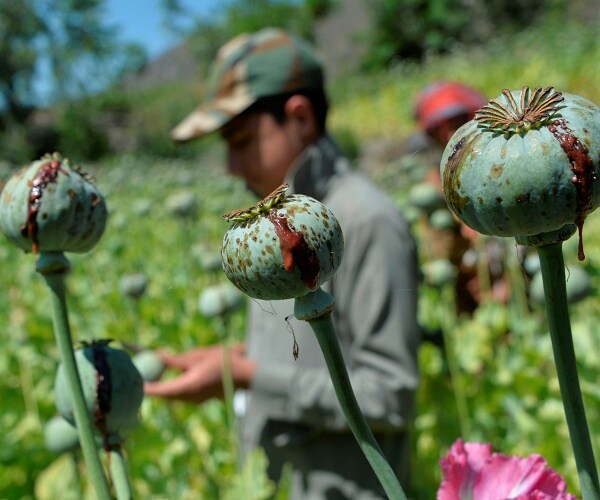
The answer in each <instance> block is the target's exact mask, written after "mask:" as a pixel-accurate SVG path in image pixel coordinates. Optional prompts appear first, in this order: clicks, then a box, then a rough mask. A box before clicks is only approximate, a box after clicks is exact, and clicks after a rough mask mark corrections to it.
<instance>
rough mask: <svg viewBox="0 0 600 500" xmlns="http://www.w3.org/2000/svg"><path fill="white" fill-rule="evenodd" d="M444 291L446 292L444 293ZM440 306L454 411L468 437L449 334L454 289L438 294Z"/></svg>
mask: <svg viewBox="0 0 600 500" xmlns="http://www.w3.org/2000/svg"><path fill="white" fill-rule="evenodd" d="M444 292H446V293H444ZM439 298H440V300H439V302H440V304H441V307H440V308H439V310H438V314H439V315H440V317H441V318H442V325H441V326H442V336H443V338H444V350H445V352H446V361H447V362H448V372H449V373H450V383H451V385H452V393H453V395H454V402H455V404H456V413H457V416H458V426H459V428H460V433H461V436H463V438H464V439H468V438H469V436H470V435H471V422H470V418H469V407H468V405H467V397H466V391H465V387H464V384H463V382H462V378H461V376H460V367H459V364H458V358H457V356H456V348H455V342H454V338H455V337H454V336H453V335H449V332H452V331H453V330H454V328H455V327H456V312H455V311H456V306H455V305H454V290H453V289H451V288H449V287H446V290H443V291H442V293H440V295H439Z"/></svg>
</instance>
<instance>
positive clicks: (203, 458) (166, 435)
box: [0, 24, 600, 500]
mask: <svg viewBox="0 0 600 500" xmlns="http://www.w3.org/2000/svg"><path fill="white" fill-rule="evenodd" d="M598 60H600V40H599V39H598V37H597V31H594V30H593V29H587V28H585V27H584V26H581V25H570V24H560V25H555V26H550V27H548V28H547V31H540V30H536V29H532V30H528V31H526V32H523V33H521V34H519V35H518V36H514V37H512V36H511V37H508V38H504V37H498V38H497V39H496V40H494V41H491V42H489V43H488V44H486V45H485V46H481V47H478V48H471V49H468V50H462V51H458V50H453V51H452V52H450V53H449V54H446V55H444V56H431V57H429V56H428V57H427V58H426V59H425V61H424V62H423V63H422V64H419V65H417V64H411V63H403V64H399V65H397V66H395V67H394V68H391V69H390V70H389V71H385V72H382V73H380V74H377V75H370V76H365V75H360V76H358V77H355V78H353V79H351V78H347V79H345V80H343V81H339V82H332V86H331V90H332V97H333V100H334V106H333V114H332V132H333V133H334V135H336V134H337V133H338V131H342V134H344V133H348V135H350V134H351V135H352V136H353V137H355V138H358V139H359V140H360V141H361V144H363V143H364V142H366V141H367V140H370V139H372V138H375V137H380V136H385V137H394V138H396V139H398V138H402V137H405V136H407V135H408V134H409V133H410V132H412V131H413V130H414V128H415V125H414V119H413V117H412V100H413V97H414V96H415V95H416V94H417V92H418V91H419V89H420V88H421V87H422V86H423V85H424V84H425V83H428V82H430V81H432V80H437V79H446V78H451V79H457V80H462V81H468V82H470V83H471V84H473V85H474V86H476V87H477V88H480V89H481V90H482V91H484V92H485V93H486V94H487V95H489V96H490V97H495V96H497V95H499V94H500V92H501V89H502V88H505V87H506V88H511V89H519V88H521V87H522V86H523V85H526V84H527V85H533V86H535V85H543V86H546V85H554V86H556V87H557V88H558V89H560V90H564V91H567V92H572V93H575V94H579V95H582V96H584V97H586V98H588V99H590V100H592V101H594V102H596V103H598V102H600V66H599V65H597V64H595V62H596V61H598ZM557 62H558V63H557ZM196 92H197V89H192V88H190V87H188V88H183V87H171V89H169V88H162V89H155V90H152V91H151V90H148V91H144V92H135V93H134V92H128V93H123V92H118V91H116V90H115V91H114V92H111V93H107V94H102V95H101V96H100V98H99V102H100V103H99V104H97V105H96V104H93V103H92V101H89V103H86V106H85V109H87V110H88V112H89V113H120V112H123V113H127V112H128V110H135V111H136V113H135V114H134V115H133V116H134V118H132V119H133V120H135V127H136V129H137V133H138V134H140V135H142V134H147V136H146V137H148V138H147V139H145V141H146V142H145V143H144V144H145V146H144V148H145V151H144V150H140V154H137V155H124V156H122V157H120V158H117V159H112V160H108V159H105V160H104V162H103V164H102V166H101V167H98V168H97V169H94V171H93V172H92V173H93V174H94V175H95V177H96V178H97V179H98V183H99V187H100V190H101V191H102V193H103V194H104V195H105V196H106V200H107V203H108V206H109V212H110V218H109V223H108V227H107V229H106V233H105V235H104V237H103V239H102V240H101V242H100V243H99V245H98V247H97V248H96V249H94V251H92V252H91V253H90V254H87V255H81V256H75V255H74V256H69V258H70V259H71V260H72V267H73V270H72V272H71V274H70V275H69V277H68V278H67V283H68V289H69V294H68V301H69V310H70V313H71V316H70V317H71V322H72V325H71V326H72V330H73V334H74V337H75V341H76V343H78V342H80V341H82V340H88V341H89V340H92V339H93V338H106V337H111V338H114V339H116V341H115V342H116V343H117V344H118V342H138V343H139V344H141V345H142V346H143V347H146V348H152V349H159V348H164V349H173V350H179V349H185V348H189V347H192V346H197V345H209V344H212V343H215V342H217V341H219V340H220V339H221V338H222V332H221V325H219V324H215V322H214V321H211V320H208V319H206V318H204V317H203V316H202V315H201V314H200V312H199V311H198V308H197V301H198V296H199V294H200V293H201V291H202V290H203V289H204V288H205V287H206V286H209V285H212V284H215V283H217V282H220V281H222V280H223V279H224V278H223V276H222V273H221V272H220V270H217V271H214V270H210V269H205V268H204V267H203V265H202V262H201V260H204V258H205V257H203V256H205V255H206V254H207V253H211V252H213V253H214V252H215V251H217V252H218V249H219V248H220V242H221V239H222V236H223V234H224V231H225V229H226V225H225V223H224V222H223V220H222V219H221V215H222V214H223V213H225V212H227V211H229V210H232V209H235V208H240V207H243V206H247V205H249V204H250V203H251V199H250V197H249V196H248V195H247V194H246V193H245V192H244V190H243V187H242V185H241V183H240V182H238V181H235V180H232V179H230V178H229V177H227V176H226V175H225V172H224V169H223V168H221V165H222V164H223V161H224V159H223V156H222V154H221V153H222V151H221V149H218V148H217V147H215V144H216V142H214V141H213V142H211V141H210V140H209V142H208V143H206V144H199V145H198V144H196V145H193V146H192V145H191V146H189V149H188V146H183V147H179V148H177V149H175V148H172V149H168V148H170V147H172V146H168V144H169V138H168V131H169V130H170V128H171V127H172V126H174V125H175V123H177V121H178V120H180V119H181V118H182V117H183V116H185V115H186V114H187V113H189V112H190V111H191V110H192V109H193V108H194V106H196V105H197V102H198V97H199V96H197V95H195V94H196ZM165 99H166V100H167V102H168V104H160V102H161V101H162V100H165ZM96 106H97V107H96ZM138 112H140V113H142V114H140V115H138V114H137V113H138ZM135 117H139V118H135ZM94 123H98V122H94ZM147 130H150V131H151V132H147ZM346 130H347V131H348V132H346ZM23 136H24V137H25V133H24V132H23ZM160 141H164V142H162V144H163V145H162V146H158V145H157V144H159V142H160ZM202 142H204V141H202ZM341 142H342V143H345V140H344V139H343V140H342V141H341ZM349 142H350V140H349ZM6 145H7V146H11V147H15V145H14V144H13V143H12V141H10V140H8V139H7V142H6ZM24 146H25V147H26V146H27V140H26V139H25V140H24ZM163 147H164V148H165V149H164V150H163ZM153 148H156V149H153ZM194 148H197V149H194ZM62 152H63V154H65V155H66V156H70V157H73V158H74V159H75V160H78V161H79V160H80V158H77V157H76V156H75V155H74V154H73V152H72V151H70V150H69V151H68V150H64V151H62ZM3 153H4V154H5V153H6V149H3ZM144 153H147V154H144ZM150 153H152V154H156V155H158V154H160V155H163V154H166V155H171V156H172V158H171V159H165V158H164V156H163V157H160V158H159V157H158V156H157V157H154V158H153V157H151V156H150ZM175 155H179V156H180V159H175V158H174V156H175ZM4 157H6V156H4ZM192 158H193V159H192ZM27 160H31V158H27ZM407 164H408V163H407ZM403 165H404V164H403ZM84 167H85V168H86V170H87V169H88V168H87V167H86V166H85V164H84ZM6 174H7V172H6V171H3V172H2V178H0V184H1V183H2V181H4V180H6ZM424 174H425V172H423V171H422V170H418V169H415V168H413V167H410V168H409V167H406V168H405V167H403V166H402V165H400V166H399V164H398V163H390V164H389V165H387V166H386V168H385V172H383V173H382V174H381V177H378V182H380V183H381V185H382V187H383V188H384V189H387V190H388V192H389V193H390V194H391V195H392V197H393V198H394V199H395V200H397V201H398V203H399V204H400V205H403V206H406V205H405V203H406V200H407V199H408V188H409V187H410V186H411V185H413V184H415V183H417V182H418V181H419V180H421V179H422V177H423V175H424ZM183 188H185V189H191V190H194V191H195V192H196V193H197V194H198V199H199V200H200V208H199V216H198V218H197V219H194V220H187V221H184V220H181V219H174V218H173V217H172V216H171V215H170V214H169V213H168V211H167V208H166V206H165V200H166V199H167V198H168V196H169V195H170V194H171V193H173V192H175V191H179V190H181V189H183ZM415 224H416V225H415V226H414V228H415V232H416V234H417V235H418V236H420V235H421V234H422V232H421V231H420V230H419V226H418V224H419V222H418V221H417V222H416V223H415ZM599 226H600V215H599V214H596V213H594V214H591V215H590V217H589V218H588V219H587V221H586V224H585V229H584V231H585V234H584V238H585V243H586V247H585V249H586V255H587V259H586V261H585V262H584V263H583V264H584V266H585V270H586V271H587V272H588V274H589V275H590V279H591V281H592V295H591V296H590V297H588V298H586V299H585V300H583V301H581V302H579V303H577V304H574V305H573V306H572V308H571V317H572V320H573V336H574V341H575V351H576V354H577V356H578V363H579V370H580V378H581V385H582V391H583V394H584V402H585V404H586V410H587V412H588V420H589V422H591V425H592V427H591V430H592V439H593V443H594V447H595V450H596V457H597V458H600V436H599V435H598V434H597V433H595V432H594V427H593V425H594V423H595V422H598V421H599V420H600V390H599V389H598V382H597V381H598V379H599V376H600V357H599V356H598V352H599V351H600V345H599V339H600V331H599V328H598V322H597V318H598V316H600V309H599V308H600V300H598V299H599V298H600V297H599V294H600V230H599V229H598V227H599ZM573 243H574V246H573V245H572V244H573ZM421 248H422V247H421ZM507 248H508V249H512V248H513V242H512V240H511V241H510V242H509V244H508V245H507ZM425 250H426V249H425ZM564 250H565V251H564V254H565V260H566V262H567V265H568V264H569V263H573V259H574V258H575V255H576V239H575V238H572V239H571V240H569V241H568V242H566V243H565V245H564ZM508 255H509V257H510V256H512V257H513V258H514V254H513V253H511V252H510V251H509V252H508ZM0 259H1V261H2V265H3V269H4V271H3V272H2V273H0V290H2V291H1V292H0V294H1V295H0V296H1V297H2V300H0V326H2V331H3V333H4V336H3V348H2V351H1V352H0V380H2V383H1V384H0V399H1V400H2V401H3V411H2V412H0V430H1V431H2V432H1V434H0V468H1V469H2V471H3V474H0V491H1V492H2V493H3V495H5V496H7V497H8V498H31V497H33V496H34V494H35V498H38V499H40V500H44V499H46V498H47V499H53V498H57V493H56V492H57V491H58V492H59V493H58V495H59V496H60V497H61V498H63V497H64V498H68V496H67V494H66V493H65V491H64V490H65V486H64V484H65V481H68V480H69V478H70V477H72V468H71V462H70V461H69V459H70V456H68V455H62V456H60V457H56V456H54V455H53V454H52V453H50V452H49V451H47V450H46V449H45V448H44V444H43V423H44V422H46V421H47V420H49V419H50V418H51V417H52V416H53V415H54V413H55V405H54V396H53V393H52V386H53V382H54V376H55V371H56V366H57V362H58V359H57V351H56V348H55V347H54V340H53V337H52V324H51V318H50V311H49V308H48V307H49V304H48V296H47V291H46V290H45V288H44V286H43V284H42V280H41V278H40V277H39V276H37V275H36V273H35V272H34V262H35V257H34V256H32V255H25V254H22V253H21V252H19V251H17V250H16V249H15V248H14V247H13V246H12V245H10V244H9V243H8V242H7V241H6V240H5V239H4V238H2V239H1V240H0ZM507 265H510V266H511V267H510V268H511V269H513V270H514V273H513V274H514V278H513V282H512V283H513V286H515V287H516V288H517V289H523V290H524V289H525V288H526V287H527V286H528V283H527V282H523V272H522V269H521V268H520V267H519V266H516V265H515V263H514V261H513V260H509V261H508V263H507ZM135 272H144V273H145V274H146V275H147V276H148V278H149V283H148V288H147V291H146V293H145V294H144V295H143V296H142V297H141V298H140V300H139V301H138V302H137V303H136V304H137V306H134V303H133V302H132V301H131V300H127V299H126V298H125V297H123V294H122V293H121V290H120V279H121V277H122V276H124V275H127V274H131V273H135ZM519 279H520V280H521V281H519ZM448 292H449V288H448V287H446V288H442V289H439V288H434V287H433V286H430V285H426V284H424V285H423V286H422V288H421V289H420V313H419V314H420V318H421V320H422V323H423V324H424V325H426V326H428V327H430V328H431V329H435V328H440V329H442V331H443V332H444V337H445V339H446V340H447V343H446V348H448V349H452V351H451V352H453V353H455V358H456V363H457V366H458V372H457V373H458V375H457V376H456V377H454V378H453V377H452V376H451V371H450V365H449V359H450V358H448V356H447V351H446V350H445V349H441V348H440V347H438V346H436V345H433V344H429V343H427V344H423V345H422V347H421V350H420V353H419V357H420V366H421V372H422V379H421V385H420V388H419V393H418V402H417V412H416V420H415V423H414V432H415V434H414V440H413V442H414V449H413V454H412V468H413V470H414V471H415V474H414V480H413V484H412V487H413V488H412V489H413V495H412V497H413V498H415V499H416V500H420V499H423V500H425V499H430V498H434V497H435V491H436V489H437V486H438V485H439V481H440V479H441V475H440V469H439V459H440V458H441V456H443V455H444V454H445V453H446V451H447V450H448V448H449V447H450V445H451V444H452V443H453V442H454V440H455V439H456V438H457V437H459V436H461V437H463V438H464V439H471V440H475V439H477V440H485V441H489V442H492V444H493V445H494V447H495V449H497V450H499V451H502V452H503V453H507V454H511V453H518V454H522V455H528V454H531V453H541V454H542V455H544V457H545V458H546V459H547V460H548V462H549V464H550V465H551V466H552V467H554V468H555V469H556V470H557V471H558V472H560V473H561V474H564V475H565V476H566V477H567V482H568V485H569V490H570V491H572V492H573V493H577V491H576V485H577V473H576V471H575V464H574V460H573V458H572V454H571V451H570V449H569V440H568V437H567V430H566V425H565V423H564V415H563V410H562V404H561V401H560V396H559V390H558V386H557V382H556V376H555V372H554V367H553V364H552V358H551V348H550V341H549V338H548V336H547V334H546V326H545V320H544V315H543V312H542V311H541V310H539V309H533V310H530V307H529V304H528V303H525V307H523V302H522V301H519V300H517V299H515V301H514V302H511V303H510V304H509V306H508V307H502V306H499V305H498V304H496V303H490V304H486V305H485V307H483V308H482V309H480V311H478V314H477V315H476V316H475V317H474V318H467V317H463V318H455V317H454V316H453V313H452V308H451V301H450V300H449V296H450V295H449V293H448ZM518 297H521V298H522V295H518ZM523 311H525V312H523ZM244 322H245V319H244V311H243V310H242V311H240V312H236V313H235V315H234V316H233V317H232V318H231V320H230V328H231V332H232V333H233V334H234V337H235V338H236V339H238V340H242V335H241V332H243V329H244ZM455 373H456V372H455ZM169 375H170V374H166V376H169ZM457 388H459V391H458V393H457V390H456V389H457ZM461 388H462V390H463V393H462V394H463V396H464V401H463V402H464V403H465V406H466V412H459V407H460V405H459V404H458V402H459V401H460V389H461ZM225 421H226V411H225V408H224V406H223V405H222V403H220V402H210V403H208V404H205V405H201V406H194V405H186V404H171V405H169V404H166V403H165V402H164V401H160V400H154V399H148V400H146V401H144V403H143V406H142V411H141V425H140V426H139V427H137V428H135V429H133V430H132V431H131V433H129V434H128V435H127V437H126V443H125V449H126V452H127V459H128V462H129V463H130V466H131V470H132V475H133V478H134V479H133V483H134V490H135V492H136V494H137V497H139V498H151V497H163V498H219V497H220V495H221V496H222V495H225V493H226V492H228V491H235V488H238V487H239V485H240V482H242V481H243V479H242V478H241V477H240V476H239V474H238V473H237V472H236V467H237V466H238V464H237V462H236V459H235V454H234V453H233V449H234V439H233V437H232V436H233V433H232V429H230V428H227V427H226V426H225V425H224V423H223V422H225ZM463 431H464V432H463ZM261 460H262V458H260V457H259V458H257V459H256V461H255V462H253V463H251V464H249V465H247V467H248V469H251V470H260V469H261V467H262V466H264V463H262V465H261ZM248 469H247V470H248ZM57 471H58V472H57ZM243 474H244V473H242V475H243ZM257 474H258V472H257ZM52 477H55V478H58V479H56V480H58V481H59V482H60V488H61V489H55V488H56V486H54V489H53V487H52V486H51V485H55V484H56V483H55V481H56V480H52ZM49 478H50V479H49ZM85 480H86V478H85V475H84V476H83V477H82V478H81V479H80V481H81V483H85ZM252 480H253V482H254V483H255V484H256V485H257V489H258V490H263V489H264V491H267V490H268V489H269V491H272V490H270V488H271V486H272V485H270V484H269V483H268V482H267V481H266V480H265V478H264V477H263V478H260V477H256V478H255V477H253V478H252ZM288 480H289V477H288ZM71 491H72V492H73V493H74V494H73V495H72V497H71V498H81V497H82V496H83V495H81V494H78V493H79V492H78V491H76V489H75V488H73V489H72V490H71ZM282 491H283V493H282ZM284 493H285V484H284V485H283V486H282V487H281V488H280V491H278V492H275V493H274V494H275V495H276V498H285V494H284ZM238 498H239V497H238Z"/></svg>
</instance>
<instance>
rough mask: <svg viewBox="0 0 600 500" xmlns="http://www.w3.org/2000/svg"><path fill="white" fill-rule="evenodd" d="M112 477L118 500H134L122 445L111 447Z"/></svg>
mask: <svg viewBox="0 0 600 500" xmlns="http://www.w3.org/2000/svg"><path fill="white" fill-rule="evenodd" d="M108 462H109V470H110V477H111V479H112V482H113V485H114V487H115V494H116V497H117V500H130V499H132V498H133V493H132V491H131V483H130V482H129V474H128V472H127V464H126V463H125V457H123V450H122V449H121V445H116V446H111V447H110V450H109V451H108Z"/></svg>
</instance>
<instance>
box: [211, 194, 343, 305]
mask: <svg viewBox="0 0 600 500" xmlns="http://www.w3.org/2000/svg"><path fill="white" fill-rule="evenodd" d="M286 189H287V186H286V185H284V186H281V187H280V188H279V189H277V190H276V191H274V192H273V193H272V194H270V195H269V196H267V197H266V198H265V199H264V200H262V201H261V202H259V203H258V205H256V206H255V207H251V208H248V209H246V210H238V211H235V212H231V213H229V214H226V215H225V216H224V217H225V219H227V220H228V221H230V222H233V225H232V226H231V227H230V228H229V229H228V230H227V232H226V233H225V236H224V238H223V244H222V247H221V259H222V263H223V270H224V271H225V274H226V276H227V277H228V278H229V280H230V281H231V282H232V283H233V284H234V285H235V286H237V287H238V288H239V289H240V290H242V291H243V292H244V293H246V294H247V295H249V296H250V297H254V298H257V299H264V300H276V299H289V298H295V297H300V296H303V295H306V294H308V293H309V292H311V291H315V290H317V289H318V288H319V287H320V286H321V285H322V284H323V283H325V282H326V281H328V280H329V279H330V278H331V277H332V276H333V275H334V274H335V271H336V270H337V268H338V266H339V264H340V262H341V260H342V253H343V249H344V239H343V235H342V230H341V228H340V225H339V223H338V221H337V219H336V218H335V216H334V215H333V213H332V212H331V211H330V210H329V209H328V208H327V207H325V206H324V205H323V204H322V203H319V202H318V201H317V200H315V199H313V198H310V197H308V196H304V195H298V194H295V195H291V196H285V191H286Z"/></svg>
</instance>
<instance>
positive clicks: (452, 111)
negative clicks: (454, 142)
mask: <svg viewBox="0 0 600 500" xmlns="http://www.w3.org/2000/svg"><path fill="white" fill-rule="evenodd" d="M486 102H487V99H486V98H485V97H484V96H483V95H482V94H480V93H479V92H478V91H476V90H475V89H472V88H471V87H468V86H466V85H464V84H462V83H457V82H436V83H432V84H431V85H429V86H427V87H426V88H425V89H424V90H423V91H421V93H420V94H419V95H418V96H417V101H416V104H415V115H416V118H417V121H418V123H419V127H420V128H421V130H423V131H424V132H425V133H426V134H427V135H428V136H429V137H430V138H431V139H433V140H434V141H435V143H436V144H437V145H438V146H440V147H441V148H442V149H443V148H444V147H445V146H446V144H447V142H448V141H449V140H450V137H452V135H453V134H454V132H455V131H456V130H457V129H458V128H459V127H460V126H461V125H462V124H463V123H466V122H468V121H469V120H471V119H472V118H473V117H474V116H475V111H477V110H478V109H479V108H481V107H482V106H483V105H484V104H485V103H486Z"/></svg>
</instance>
